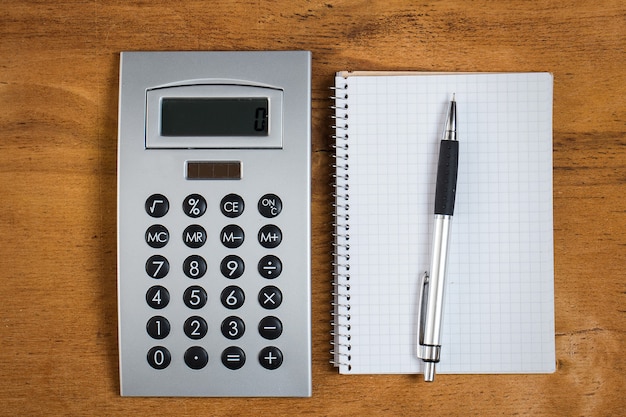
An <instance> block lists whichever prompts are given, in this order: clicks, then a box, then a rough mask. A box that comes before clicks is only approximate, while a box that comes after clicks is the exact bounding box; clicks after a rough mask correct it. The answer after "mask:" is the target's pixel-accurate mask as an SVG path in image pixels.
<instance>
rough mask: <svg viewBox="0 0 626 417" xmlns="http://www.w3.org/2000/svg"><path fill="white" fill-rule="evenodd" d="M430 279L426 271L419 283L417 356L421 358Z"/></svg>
mask: <svg viewBox="0 0 626 417" xmlns="http://www.w3.org/2000/svg"><path fill="white" fill-rule="evenodd" d="M428 278H429V277H428V271H425V272H424V274H423V275H422V277H421V278H420V283H419V286H420V288H419V299H418V302H417V308H418V310H417V344H418V347H417V356H418V357H419V358H422V354H421V352H422V350H421V349H420V346H422V345H424V318H425V317H426V308H427V307H428V288H427V287H428V282H429V279H428ZM422 359H423V358H422Z"/></svg>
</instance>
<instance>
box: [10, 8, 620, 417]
mask: <svg viewBox="0 0 626 417" xmlns="http://www.w3.org/2000/svg"><path fill="white" fill-rule="evenodd" d="M266 49H269V50H290V49H304V50H311V51H312V52H313V134H312V137H313V145H312V146H313V149H312V150H313V160H312V167H313V172H312V176H313V196H312V197H313V198H312V200H313V206H312V211H313V242H312V244H313V295H312V297H313V311H312V314H313V329H312V335H313V346H312V348H313V397H312V398H309V399H275V398H273V399H272V398H270V399H258V398H252V399H231V398H218V399H212V398H122V397H120V396H119V382H118V378H119V374H118V369H117V366H118V365H117V360H118V356H117V307H116V180H117V179H116V150H117V145H116V137H117V97H118V65H119V52H120V51H124V50H266ZM625 68H626V5H625V4H624V2H623V1H621V0H614V1H611V0H606V1H604V0H595V1H588V0H559V1H495V0H494V1H490V0H476V1H399V0H385V1H376V2H373V1H366V0H326V1H315V0H310V1H305V0H292V1H261V0H233V1H225V0H213V1H199V0H195V1H172V0H167V1H162V0H151V1H147V0H144V1H134V2H133V1H105V0H91V1H87V0H74V1H70V0H58V1H25V0H2V2H1V5H0V202H1V204H0V213H1V214H0V237H1V238H2V240H1V242H0V250H1V252H0V381H1V382H0V383H1V386H2V388H1V389H0V404H1V405H0V415H6V416H18V415H24V416H35V415H72V416H86V415H95V416H109V415H129V416H130V415H132V416H140V415H146V416H152V415H177V416H178V415H179V416H213V415H230V416H232V415H267V414H269V415H298V414H303V415H328V416H335V415H358V416H361V415H393V416H395V415H438V414H440V415H519V414H521V415H568V416H573V415H597V416H607V415H619V414H622V415H623V414H624V413H625V411H624V409H625V408H626V377H625V376H624V375H625V372H626V359H625V358H626V354H625V352H624V351H625V350H626V279H625V272H624V270H625V267H626V197H625V196H626V99H625V98H624V97H625V96H626V87H625V86H626V70H625ZM339 70H426V71H511V72H514V71H550V72H552V73H553V74H554V80H555V85H554V239H555V253H554V256H555V270H556V272H555V305H556V335H555V337H556V349H557V350H556V361H557V371H556V372H555V373H554V374H549V375H441V376H440V377H438V378H437V381H436V382H435V383H433V384H425V383H423V382H421V379H420V378H418V377H417V376H406V375H364V376H363V375H362V376H340V375H338V374H337V372H336V371H335V370H334V369H333V367H332V366H331V365H330V364H329V362H328V361H329V359H330V355H329V350H330V345H329V339H330V337H329V332H330V314H329V311H330V302H331V296H330V292H331V267H330V263H331V256H330V252H331V246H330V241H331V232H332V231H331V226H330V224H331V221H332V220H331V198H330V194H331V192H332V191H331V186H330V182H331V179H330V165H331V163H332V159H331V155H332V149H331V146H330V145H331V139H330V135H331V130H330V127H329V125H330V123H331V121H330V119H329V116H330V110H329V109H328V106H329V105H330V104H331V103H330V100H329V99H328V96H329V95H330V93H329V90H328V88H329V86H330V85H331V84H332V83H333V75H334V72H335V71H339Z"/></svg>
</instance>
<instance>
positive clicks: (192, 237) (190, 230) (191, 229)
mask: <svg viewBox="0 0 626 417" xmlns="http://www.w3.org/2000/svg"><path fill="white" fill-rule="evenodd" d="M183 242H185V245H187V246H188V247H190V248H192V249H198V248H200V247H202V246H203V245H204V244H205V243H206V230H204V227H202V226H200V225H199V224H192V225H191V226H187V228H186V229H185V231H184V232H183Z"/></svg>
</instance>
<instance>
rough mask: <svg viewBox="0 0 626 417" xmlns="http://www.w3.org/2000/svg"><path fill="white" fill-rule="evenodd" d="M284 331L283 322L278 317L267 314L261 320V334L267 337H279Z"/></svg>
mask: <svg viewBox="0 0 626 417" xmlns="http://www.w3.org/2000/svg"><path fill="white" fill-rule="evenodd" d="M282 333H283V323H282V322H281V321H280V320H279V319H278V317H274V316H267V317H264V318H262V319H261V321H260V322H259V334H260V335H261V336H262V337H263V338H265V339H269V340H274V339H278V338H279V337H280V335H281V334H282Z"/></svg>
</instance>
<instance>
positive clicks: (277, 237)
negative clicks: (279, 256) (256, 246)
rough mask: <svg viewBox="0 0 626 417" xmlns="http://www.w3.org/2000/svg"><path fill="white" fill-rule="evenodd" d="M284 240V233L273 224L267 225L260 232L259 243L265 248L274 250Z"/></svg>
mask: <svg viewBox="0 0 626 417" xmlns="http://www.w3.org/2000/svg"><path fill="white" fill-rule="evenodd" d="M282 240H283V232H281V230H280V228H279V227H278V226H275V225H273V224H268V225H265V226H263V227H262V228H261V230H259V243H260V244H261V246H263V247H264V248H268V249H273V248H275V247H277V246H278V245H280V242H282Z"/></svg>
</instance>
